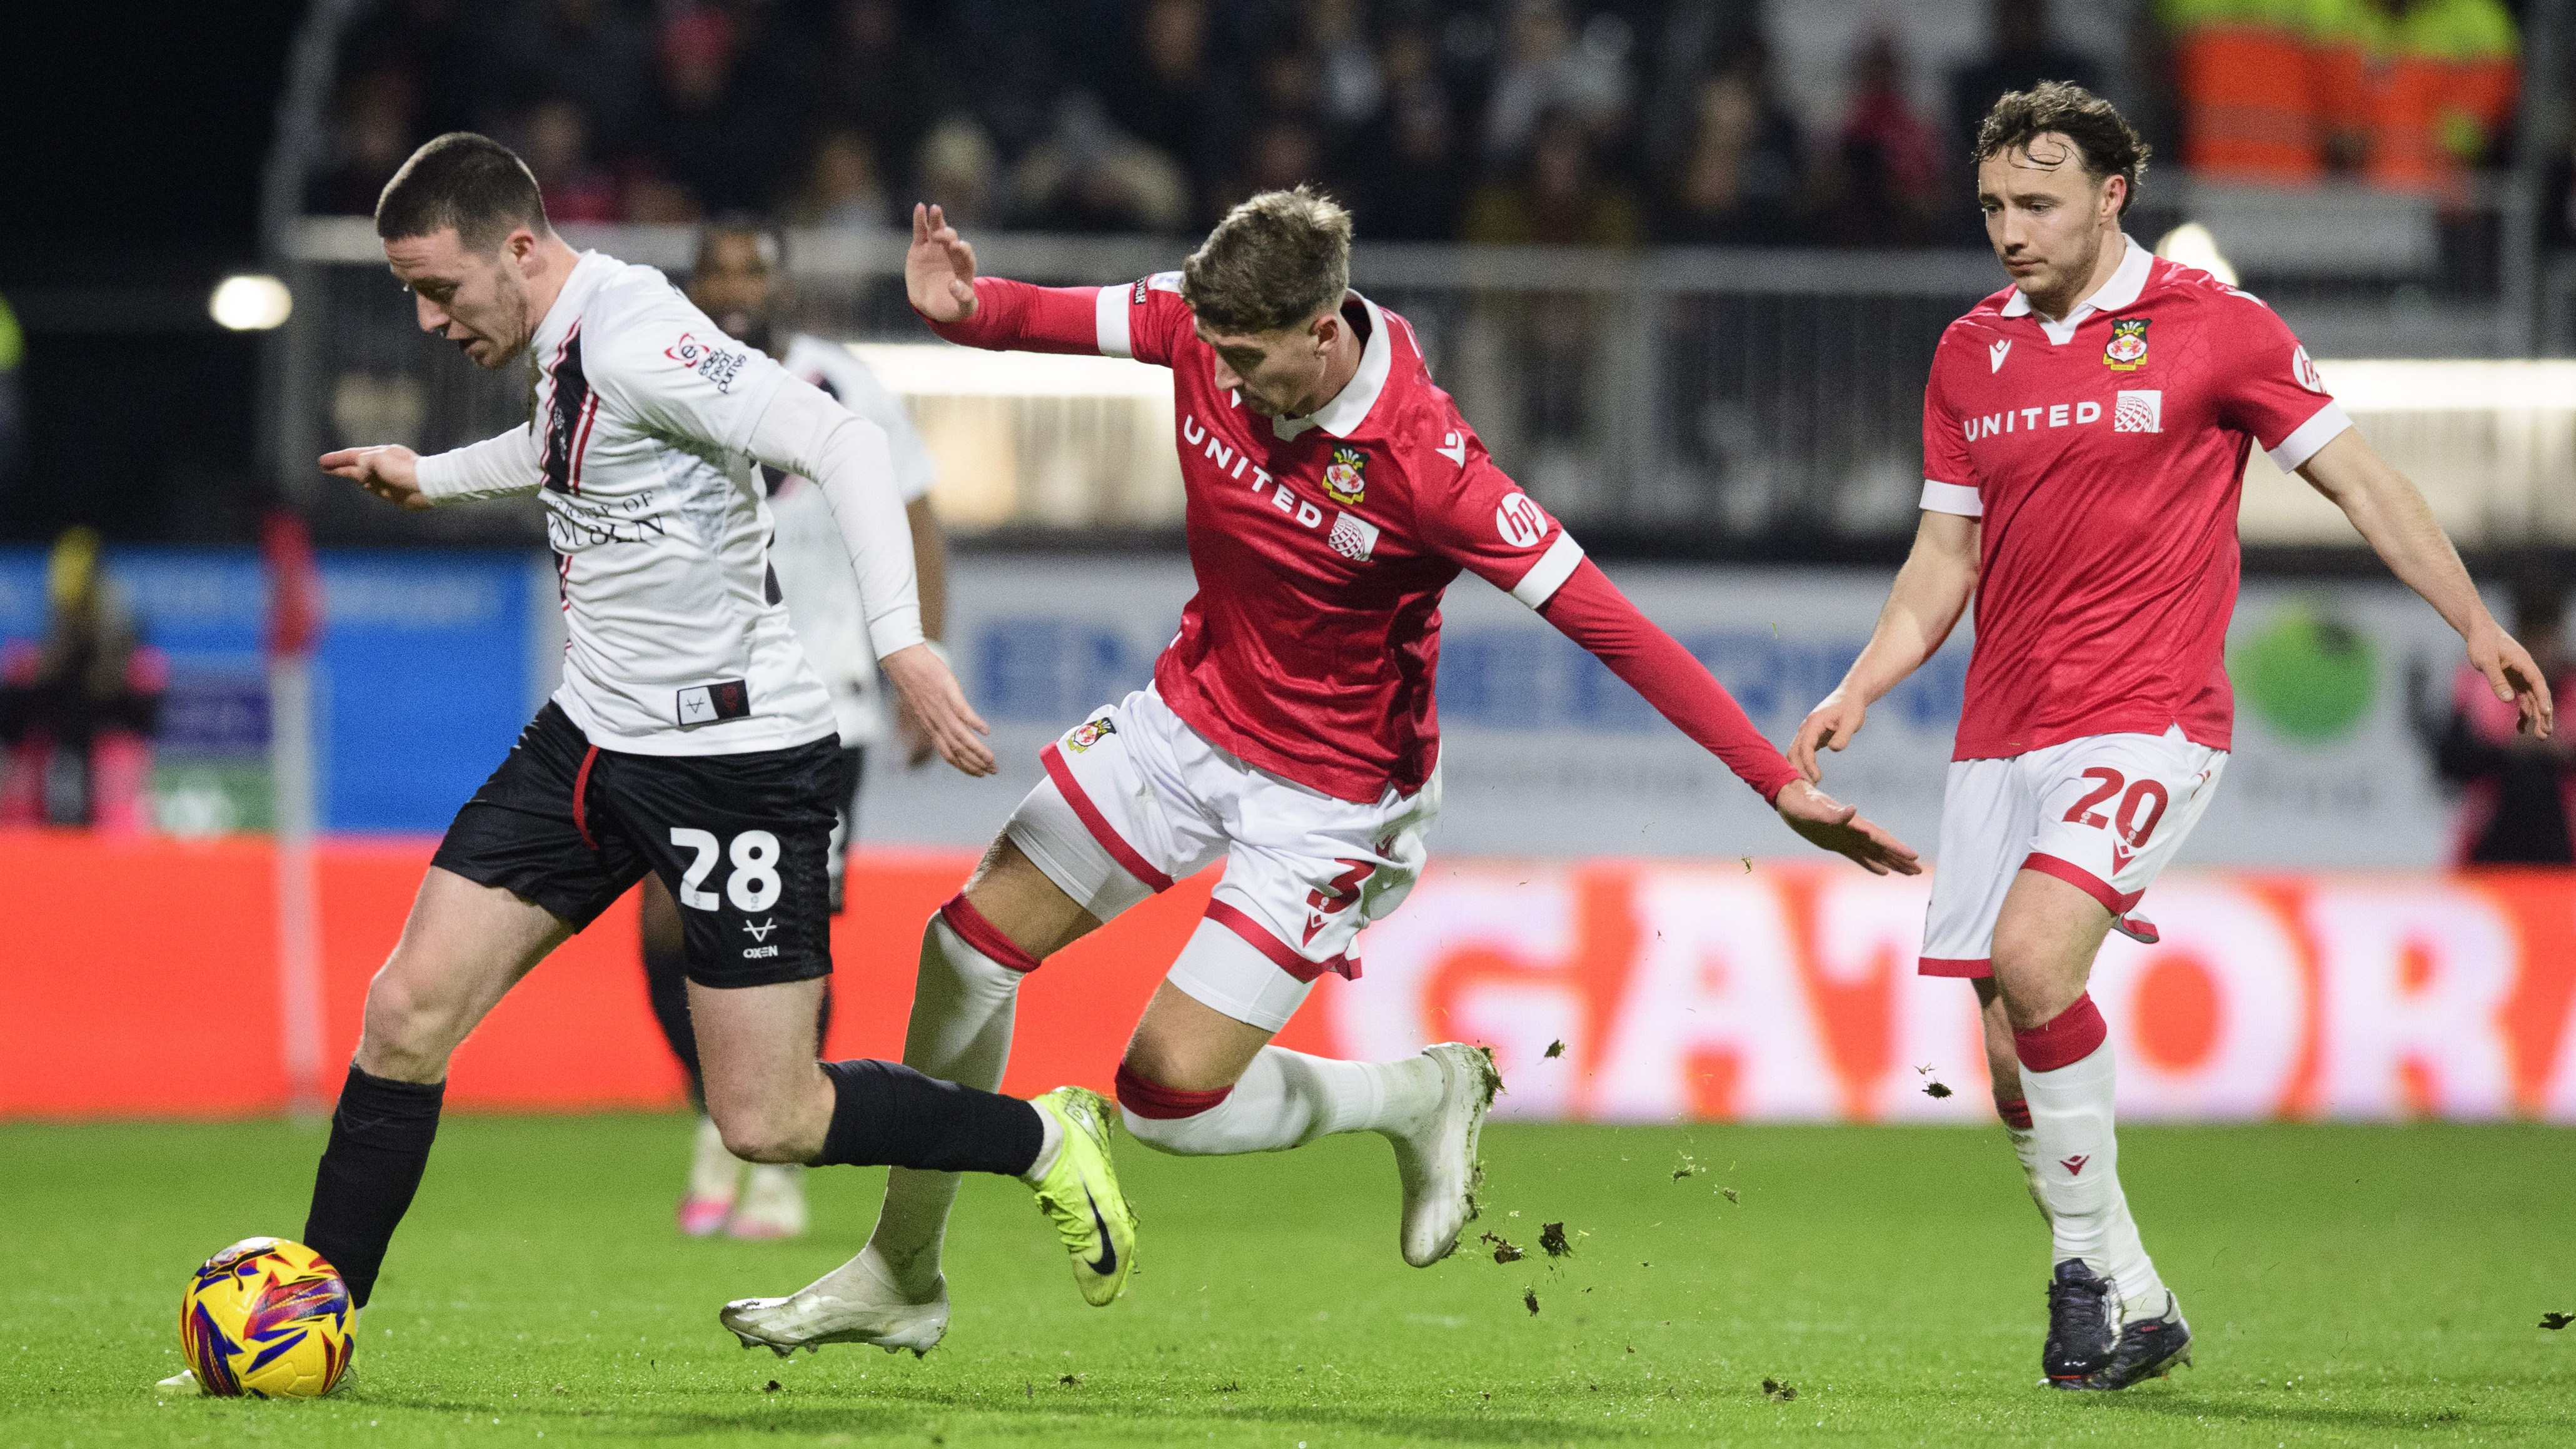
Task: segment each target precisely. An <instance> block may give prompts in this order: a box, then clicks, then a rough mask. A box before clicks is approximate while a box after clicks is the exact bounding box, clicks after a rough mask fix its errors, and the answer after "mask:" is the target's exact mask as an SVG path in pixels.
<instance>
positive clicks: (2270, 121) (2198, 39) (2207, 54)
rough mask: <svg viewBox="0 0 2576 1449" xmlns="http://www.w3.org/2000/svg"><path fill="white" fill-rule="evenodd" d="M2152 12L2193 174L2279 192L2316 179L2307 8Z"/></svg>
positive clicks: (2167, 6)
mask: <svg viewBox="0 0 2576 1449" xmlns="http://www.w3.org/2000/svg"><path fill="white" fill-rule="evenodd" d="M2156 9H2157V14H2158V16H2159V17H2160V18H2161V19H2162V20H2163V21H2164V24H2165V27H2166V29H2167V30H2168V31H2169V32H2170V33H2171V35H2172V37H2173V79H2174V89H2175V92H2176V98H2177V99H2178V100H2179V101H2180V103H2181V109H2182V126H2183V134H2182V160H2183V165H2185V166H2186V167H2188V168H2190V170H2191V172H2192V174H2193V175H2195V176H2198V177H2200V178H2202V179H2204V180H2211V181H2220V182H2233V183H2237V184H2242V185H2272V186H2282V185H2300V184H2304V183H2309V182H2314V181H2316V180H2317V179H2319V178H2320V177H2321V176H2323V175H2324V174H2325V156H2324V148H2323V146H2322V144H2321V139H2322V138H2321V133H2320V131H2319V129H2318V124H2317V119H2318V118H2317V104H2316V97H2315V95H2314V94H2313V88H2312V86H2311V83H2310V78H2309V59H2308V56H2309V40H2310V37H2311V35H2312V33H2313V31H2314V29H2315V24H2316V20H2317V16H2316V14H2315V12H2316V9H2317V0H2159V3H2158V5H2157V7H2156Z"/></svg>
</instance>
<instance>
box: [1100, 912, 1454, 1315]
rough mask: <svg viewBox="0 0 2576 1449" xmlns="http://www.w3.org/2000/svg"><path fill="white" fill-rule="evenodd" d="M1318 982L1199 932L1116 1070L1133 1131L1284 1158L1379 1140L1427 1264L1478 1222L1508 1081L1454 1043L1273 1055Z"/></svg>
mask: <svg viewBox="0 0 2576 1449" xmlns="http://www.w3.org/2000/svg"><path fill="white" fill-rule="evenodd" d="M1218 983H1239V984H1240V985H1241V986H1244V987H1249V988H1250V989H1249V990H1240V989H1238V990H1235V991H1231V992H1229V991H1226V990H1224V989H1223V988H1222V987H1221V986H1219V985H1218ZM1312 984H1313V983H1312V980H1311V978H1310V979H1309V980H1307V981H1303V982H1300V981H1297V980H1295V979H1294V978H1293V977H1290V976H1289V975H1288V974H1287V973H1286V972H1284V971H1282V970H1281V969H1280V968H1279V967H1278V966H1277V965H1276V964H1275V963H1274V962H1273V961H1271V960H1270V959H1269V957H1267V956H1266V955H1264V954H1263V953H1262V952H1261V951H1259V950H1258V949H1256V948H1255V947H1254V946H1252V945H1251V944H1250V943H1248V942H1246V941H1245V940H1244V939H1243V938H1242V937H1241V936H1240V935H1237V934H1236V933H1235V932H1234V931H1232V930H1229V929H1227V928H1226V927H1224V926H1221V925H1218V924H1217V923H1216V922H1214V921H1202V922H1200V923H1199V928H1198V931H1197V932H1196V933H1195V934H1193V935H1192V936H1191V938H1190V942H1189V945H1188V946H1186V947H1184V948H1183V949H1182V952H1181V959H1180V961H1179V962H1178V963H1176V964H1175V965H1174V966H1173V968H1172V974H1171V977H1170V978H1169V979H1167V980H1166V981H1165V982H1164V983H1163V985H1162V986H1161V987H1160V988H1158V989H1157V990H1156V991H1155V993H1154V999H1153V1001H1152V1002H1151V1003H1150V1004H1148V1005H1147V1006H1146V1008H1145V1015H1144V1018H1143V1020H1141V1021H1139V1022H1138V1023H1137V1026H1136V1032H1135V1035H1134V1037H1133V1038H1131V1039H1130V1040H1129V1042H1128V1044H1127V1052H1126V1056H1125V1058H1124V1059H1123V1060H1121V1061H1120V1062H1119V1064H1118V1102H1119V1105H1120V1106H1121V1107H1122V1108H1123V1109H1124V1110H1125V1116H1126V1121H1127V1130H1128V1131H1130V1132H1132V1133H1134V1134H1135V1135H1136V1139H1137V1140H1138V1141H1140V1142H1143V1143H1144V1144H1145V1145H1147V1146H1148V1147H1153V1148H1156V1149H1158V1150H1160V1151H1164V1152H1170V1153H1175V1154H1179V1155H1183V1156H1232V1155H1235V1154H1238V1153H1246V1152H1281V1151H1285V1150H1287V1149H1289V1148H1291V1147H1302V1146H1304V1145H1306V1144H1307V1143H1309V1142H1312V1141H1314V1140H1315V1139H1316V1138H1318V1137H1327V1136H1331V1135H1333V1134H1335V1133H1339V1132H1375V1133H1377V1134H1379V1135H1380V1136H1382V1137H1385V1138H1386V1139H1387V1140H1388V1141H1389V1142H1390V1143H1391V1144H1393V1145H1394V1148H1395V1154H1396V1169H1397V1175H1398V1178H1399V1180H1400V1181H1401V1183H1402V1185H1403V1189H1404V1211H1403V1217H1402V1219H1401V1223H1400V1227H1399V1238H1398V1241H1399V1244H1400V1246H1401V1247H1402V1249H1403V1252H1404V1259H1405V1261H1406V1262H1408V1263H1411V1264H1412V1265H1413V1266H1415V1267H1417V1268H1423V1267H1429V1266H1430V1265H1431V1264H1433V1263H1436V1262H1438V1261H1440V1260H1441V1259H1442V1258H1445V1257H1447V1256H1448V1255H1449V1253H1450V1251H1451V1250H1452V1249H1454V1248H1455V1247H1456V1246H1457V1245H1458V1237H1459V1234H1460V1232H1461V1231H1462V1230H1463V1229H1464V1228H1465V1227H1466V1225H1467V1223H1468V1221H1469V1220H1470V1219H1472V1218H1474V1216H1475V1215H1476V1205H1475V1190H1476V1187H1477V1185H1478V1183H1479V1182H1480V1181H1481V1178H1480V1175H1479V1172H1478V1165H1477V1158H1476V1144H1477V1138H1478V1134H1479V1133H1480V1131H1481V1130H1482V1128H1483V1126H1484V1120H1485V1113H1486V1111H1487V1110H1488V1109H1489V1108H1491V1107H1492V1105H1493V1101H1494V1093H1495V1092H1496V1091H1497V1090H1498V1089H1499V1088H1500V1087H1501V1085H1502V1078H1501V1076H1500V1075H1499V1074H1497V1073H1496V1072H1495V1070H1494V1065H1493V1061H1492V1059H1491V1058H1490V1057H1489V1056H1487V1055H1486V1054H1485V1052H1484V1051H1483V1050H1482V1049H1480V1048H1476V1047H1471V1046H1467V1045H1466V1044H1464V1043H1461V1042H1443V1043H1441V1044H1439V1045H1437V1046H1433V1047H1430V1048H1428V1049H1426V1050H1425V1051H1423V1052H1422V1054H1421V1055H1419V1056H1413V1057H1407V1058H1405V1059H1403V1060H1401V1061H1391V1062H1350V1061H1338V1060H1335V1059H1333V1058H1330V1057H1319V1056H1311V1055H1308V1054H1307V1053H1304V1052H1294V1051H1289V1050H1287V1049H1285V1048H1283V1047H1275V1046H1271V1045H1270V1044H1269V1042H1270V1038H1271V1037H1272V1036H1273V1035H1274V1034H1276V1032H1277V1030H1278V1028H1280V1027H1283V1026H1285V1025H1287V1022H1288V1017H1289V1016H1290V1015H1291V1014H1292V1013H1294V1011H1295V1010H1296V1007H1297V1005H1298V1003H1299V1002H1302V1001H1303V1000H1304V999H1305V996H1306V992H1307V990H1308V989H1309V987H1311V985H1312ZM1205 996H1215V997H1217V998H1218V999H1220V1000H1224V1001H1226V1002H1227V1008H1226V1009H1220V1008H1218V1007H1216V1006H1212V1005H1210V1004H1209V1003H1208V1002H1207V1001H1206V1000H1204V999H1202V998H1203V997H1205ZM1230 1013H1239V1014H1230ZM1247 1017H1248V1018H1252V1019H1251V1020H1246V1019H1244V1018H1247Z"/></svg>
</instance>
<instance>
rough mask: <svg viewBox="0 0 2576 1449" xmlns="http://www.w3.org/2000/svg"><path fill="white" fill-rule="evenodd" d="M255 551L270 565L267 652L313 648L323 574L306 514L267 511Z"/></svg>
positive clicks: (288, 653) (282, 654)
mask: <svg viewBox="0 0 2576 1449" xmlns="http://www.w3.org/2000/svg"><path fill="white" fill-rule="evenodd" d="M259 551H260V556H261V558H262V559H263V560H264V561H265V562H266V564H267V566H268V639H267V648H268V657H270V658H271V659H280V658H300V657H302V656H304V655H307V654H310V653H312V652H313V642H314V640H315V639H316V638H317V637H318V636H319V635H320V634H321V632H322V575H321V572H320V571H319V570H318V569H316V568H315V567H314V563H313V539H312V536H311V535H310V534H308V533H306V532H305V529H304V520H303V519H302V518H300V517H298V516H296V515H295V514H292V513H288V512H286V511H284V510H283V509H281V510H279V511H277V512H275V513H271V514H270V515H268V517H267V518H266V519H264V520H262V521H261V523H260V526H259Z"/></svg>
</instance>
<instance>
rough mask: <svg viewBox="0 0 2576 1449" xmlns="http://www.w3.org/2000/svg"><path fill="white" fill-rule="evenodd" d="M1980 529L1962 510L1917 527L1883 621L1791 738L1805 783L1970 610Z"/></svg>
mask: <svg viewBox="0 0 2576 1449" xmlns="http://www.w3.org/2000/svg"><path fill="white" fill-rule="evenodd" d="M1979 527H1980V525H1979V523H1978V521H1977V520H1976V519H1974V518H1970V517H1967V516H1966V515H1964V514H1958V513H1936V512H1932V511H1929V510H1926V511H1925V513H1924V515H1923V522H1922V523H1921V524H1920V525H1919V526H1918V527H1917V528H1916V529H1915V531H1914V548H1913V551H1912V552H1910V553H1908V554H1907V555H1906V556H1905V566H1904V567H1903V568H1900V569H1898V570H1897V571H1896V583H1895V584H1894V586H1892V587H1891V588H1889V589H1888V591H1887V605H1886V607H1884V608H1882V609H1880V610H1879V611H1878V626H1877V627H1876V628H1875V629H1872V630H1871V631H1870V636H1869V644H1868V646H1867V647H1866V648H1864V649H1862V650H1861V651H1860V657H1859V658H1858V659H1855V660H1853V661H1852V667H1851V668H1850V669H1849V670H1847V671H1845V672H1844V674H1843V681H1842V683H1841V684H1839V685H1836V686H1835V687H1834V692H1833V693H1831V694H1828V695H1826V696H1825V697H1824V700H1823V701H1822V702H1821V703H1819V704H1818V705H1817V706H1816V707H1815V708H1814V709H1812V710H1810V711H1808V712H1807V717H1806V718H1805V719H1804V720H1802V721H1800V722H1799V724H1798V732H1797V734H1795V735H1793V736H1791V737H1790V740H1789V763H1790V764H1791V765H1792V766H1794V767H1795V768H1796V769H1797V771H1798V773H1799V775H1800V776H1802V777H1804V778H1805V780H1806V781H1807V783H1809V784H1811V785H1813V784H1819V783H1822V782H1823V780H1824V778H1825V772H1824V768H1823V766H1821V765H1820V764H1818V763H1817V761H1816V751H1817V750H1818V749H1832V750H1840V749H1843V748H1844V747H1846V746H1848V745H1849V744H1851V742H1852V736H1854V735H1857V734H1859V733H1860V727H1861V725H1862V724H1863V723H1864V722H1865V721H1866V720H1867V719H1868V718H1869V707H1870V706H1871V705H1873V704H1876V703H1877V702H1878V700H1879V697H1880V696H1881V695H1884V694H1886V693H1887V692H1888V691H1889V690H1891V689H1894V688H1895V687H1896V686H1897V685H1898V684H1900V683H1902V682H1903V681H1904V679H1905V676H1907V675H1909V674H1912V673H1913V672H1914V671H1915V670H1917V669H1919V668H1921V667H1922V665H1923V661H1924V660H1926V659H1929V658H1931V657H1932V656H1933V654H1934V653H1935V652H1937V651H1938V650H1939V649H1940V647H1941V642H1942V641H1943V640H1945V639H1947V638H1949V637H1950V631H1951V630H1952V629H1953V628H1955V627H1957V626H1958V623H1959V615H1960V614H1962V613H1964V612H1966V610H1967V607H1968V599H1969V598H1970V596H1972V595H1974V594H1975V593H1976V591H1977V543H1978V537H1977V535H1978V529H1979ZM1818 798H1820V799H1821V798H1823V797H1822V796H1819V797H1818ZM1793 823H1794V822H1793ZM1800 833H1801V834H1804V833H1805V832H1804V831H1801V832H1800ZM1810 838H1811V839H1812V838H1813V837H1810ZM1819 843H1821V842H1819ZM1828 848H1830V847H1828ZM1845 853H1846V854H1849V852H1845ZM1863 864H1867V862H1863Z"/></svg>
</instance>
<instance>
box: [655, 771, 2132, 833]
mask: <svg viewBox="0 0 2576 1449" xmlns="http://www.w3.org/2000/svg"><path fill="white" fill-rule="evenodd" d="M2084 778H2085V779H2087V780H2092V781H2096V782H2098V783H2096V784H2095V785H2094V787H2093V788H2092V790H2090V791H2088V792H2087V793H2086V794H2085V796H2084V798H2083V799H2081V800H2078V801H2076V802H2075V804H2074V806H2073V807H2072V808H2071V809H2069V810H2068V811H2067V812H2066V821H2067V823H2068V824H2070V825H2089V826H2091V827H2092V828H2094V829H2096V830H2099V829H2101V828H2102V827H2103V826H2105V825H2108V826H2111V827H2112V828H2113V829H2115V830H2117V831H2118V832H2119V833H2120V838H2121V839H2123V840H2125V841H2127V842H2129V845H2130V848H2131V849H2135V850H2144V849H2145V848H2146V845H2147V837H2148V836H2150V835H2153V834H2155V833H2156V822H2157V821H2159V820H2162V819H2164V818H2165V801H2166V795H2165V786H2164V782H2163V781H2162V780H2140V781H2138V782H2137V783H2135V784H2130V783H2129V781H2128V780H2127V778H2126V777H2124V776H2123V775H2121V773H2120V772H2119V771H2117V770H2114V769H2112V768H2111V767H2110V766H2108V765H2095V766H2094V767H2093V768H2092V769H2089V770H2087V771H2085V772H2084ZM2124 785H2126V786H2127V787H2128V793H2126V794H2121V787H2122V786H2124ZM2114 795H2119V796H2120V803H2119V805H2118V806H2117V807H2115V808H2114V809H2113V810H2112V812H2111V813H2110V814H2109V815H2108V816H2105V815H2102V814H2101V813H2099V812H2097V811H2096V810H2094V808H2093V807H2094V806H2096V805H2099V804H2101V803H2102V802H2103V801H2105V800H2108V799H2110V798H2111V797H2112V796H2114ZM673 838H675V839H676V838H677V832H674V833H673Z"/></svg>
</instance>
